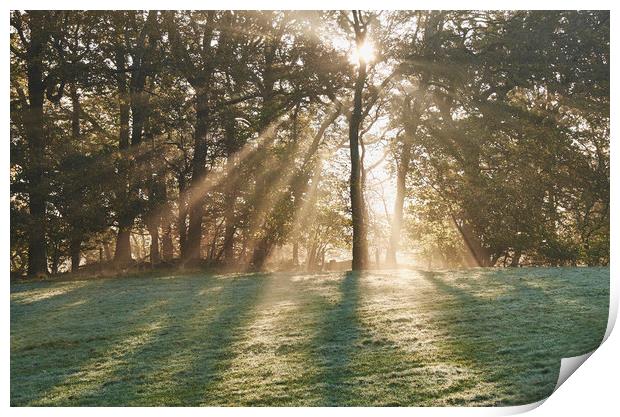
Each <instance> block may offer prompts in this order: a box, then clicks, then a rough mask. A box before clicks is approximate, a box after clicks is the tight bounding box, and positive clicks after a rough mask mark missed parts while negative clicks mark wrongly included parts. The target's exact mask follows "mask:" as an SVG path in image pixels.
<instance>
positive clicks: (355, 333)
mask: <svg viewBox="0 0 620 417" xmlns="http://www.w3.org/2000/svg"><path fill="white" fill-rule="evenodd" d="M359 279H360V274H359V273H358V272H347V273H346V275H345V277H344V279H343V280H342V282H341V284H340V286H339V292H340V293H341V299H340V301H339V302H338V304H337V305H336V306H334V307H331V308H330V307H327V306H326V310H325V315H324V317H323V320H321V321H319V323H318V324H317V325H318V326H319V333H318V335H317V337H316V339H315V341H314V344H315V348H314V350H315V352H316V353H317V355H318V360H319V367H320V368H321V369H322V372H319V375H318V378H317V379H318V383H319V384H321V385H322V387H323V392H322V397H323V399H322V403H321V404H320V405H322V406H337V405H346V403H348V402H350V401H352V400H353V399H355V395H354V393H353V388H354V381H353V372H352V370H351V367H350V365H351V361H352V355H353V354H354V351H355V347H354V345H355V343H356V341H357V340H358V339H359V337H360V324H359V320H358V316H357V307H358V303H359Z"/></svg>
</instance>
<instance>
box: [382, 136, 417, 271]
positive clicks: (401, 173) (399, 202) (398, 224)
mask: <svg viewBox="0 0 620 417" xmlns="http://www.w3.org/2000/svg"><path fill="white" fill-rule="evenodd" d="M410 156H411V145H407V144H406V145H405V146H404V147H403V156H402V160H401V163H400V165H399V167H398V172H397V178H396V199H395V200H394V214H393V217H392V224H391V228H390V229H391V230H390V232H391V233H390V242H389V245H388V249H387V253H386V256H385V261H386V263H387V265H388V266H391V267H395V266H396V264H397V260H396V253H397V252H398V247H399V244H400V231H401V228H402V223H403V207H404V204H405V191H406V178H407V171H408V169H409V159H410Z"/></svg>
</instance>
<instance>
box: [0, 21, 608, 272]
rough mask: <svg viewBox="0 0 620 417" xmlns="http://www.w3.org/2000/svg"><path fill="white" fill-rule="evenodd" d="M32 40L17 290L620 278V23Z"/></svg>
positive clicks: (382, 25)
mask: <svg viewBox="0 0 620 417" xmlns="http://www.w3.org/2000/svg"><path fill="white" fill-rule="evenodd" d="M10 22H11V23H10V24H11V33H10V49H11V57H10V64H11V74H10V81H11V86H10V92H11V96H10V110H11V124H10V127H11V131H10V135H11V136H10V140H11V146H10V149H11V172H10V182H11V201H10V205H11V271H12V272H13V273H14V274H16V275H26V274H27V275H33V276H36V275H42V274H48V273H53V274H55V273H60V272H65V271H69V270H72V271H74V272H75V271H77V270H78V269H84V270H89V268H95V269H97V268H105V269H107V268H110V269H114V268H122V269H125V268H129V267H134V266H138V265H150V266H156V265H160V264H163V265H181V266H201V265H202V266H205V265H206V266H213V267H221V268H226V269H230V270H248V269H255V270H261V269H265V268H289V269H293V268H306V269H309V270H316V269H327V268H336V267H338V264H339V261H342V262H344V263H345V264H346V263H347V262H349V261H350V260H351V259H352V268H353V269H356V270H359V269H366V268H371V267H381V266H388V267H394V266H397V265H399V264H404V263H414V264H417V265H422V266H424V267H426V266H427V265H428V266H431V267H457V266H499V265H504V266H518V265H520V264H535V265H566V264H570V265H582V264H583V265H586V264H587V265H601V264H603V265H605V264H608V262H609V205H610V200H609V198H610V197H609V182H610V177H609V172H610V171H609V160H610V158H609V135H610V130H609V129H610V127H609V126H610V110H609V99H610V93H609V91H610V90H609V53H610V51H609V12H606V11H384V12H369V11H352V12H351V11H325V12H321V11H303V12H302V11H226V10H221V11H216V10H209V11H200V10H198V11H155V10H150V11H143V10H139V11H13V12H11V18H10ZM351 251H352V258H351V256H350V255H349V253H350V252H351ZM347 267H348V266H347Z"/></svg>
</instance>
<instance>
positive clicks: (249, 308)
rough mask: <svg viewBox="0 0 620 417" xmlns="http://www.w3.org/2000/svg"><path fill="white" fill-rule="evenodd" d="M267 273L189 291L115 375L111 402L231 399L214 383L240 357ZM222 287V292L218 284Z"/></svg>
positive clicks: (108, 395) (106, 399) (106, 398)
mask: <svg viewBox="0 0 620 417" xmlns="http://www.w3.org/2000/svg"><path fill="white" fill-rule="evenodd" d="M264 279H265V278H264V276H261V275H249V276H243V277H231V278H225V279H214V283H215V284H217V285H211V286H210V290H212V291H211V292H209V291H207V292H206V294H205V291H204V290H205V289H203V291H201V292H202V294H200V293H199V292H195V293H194V294H183V297H182V298H179V299H177V300H176V302H177V303H178V304H177V306H176V307H175V308H174V309H173V313H172V317H170V320H169V323H168V325H167V326H164V327H163V328H162V329H161V331H160V332H159V333H158V334H157V336H156V337H155V339H154V340H153V342H152V343H150V344H148V345H146V346H144V347H143V348H142V349H140V350H139V351H137V352H135V353H134V354H133V355H132V357H131V360H130V361H129V363H128V364H127V366H126V367H124V368H123V369H119V370H118V372H117V373H116V374H115V375H114V376H113V378H111V379H110V382H109V383H108V384H107V386H106V388H105V391H104V392H102V393H100V394H101V395H103V397H102V400H103V403H105V404H106V405H150V406H153V405H168V406H169V405H175V406H188V405H193V406H196V405H203V404H213V403H222V402H224V403H225V399H221V398H219V397H218V392H215V391H214V390H213V389H212V388H213V386H214V384H216V383H217V382H218V381H220V380H221V378H222V377H223V375H224V373H225V372H226V370H227V369H228V367H229V366H230V363H231V361H232V360H233V359H234V354H235V353H234V352H233V350H232V349H231V347H232V345H233V344H234V342H235V341H236V340H238V339H240V338H242V337H243V327H244V326H245V325H246V323H247V322H248V321H249V319H250V318H251V314H252V312H253V310H254V307H255V304H256V301H257V299H258V298H259V294H260V292H261V291H260V290H261V287H262V285H263V280H264ZM216 288H217V291H215V289H216Z"/></svg>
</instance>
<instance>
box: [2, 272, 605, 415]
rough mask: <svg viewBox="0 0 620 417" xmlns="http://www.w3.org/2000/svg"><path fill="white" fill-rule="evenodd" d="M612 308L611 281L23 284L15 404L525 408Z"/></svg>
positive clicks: (14, 349) (464, 276) (197, 279)
mask: <svg viewBox="0 0 620 417" xmlns="http://www.w3.org/2000/svg"><path fill="white" fill-rule="evenodd" d="M608 303H609V269H608V268H531V269H528V268H523V269H502V270H493V269H488V270H483V269H474V270H468V271H447V272H435V273H431V272H415V271H397V272H389V271H381V272H371V273H364V274H361V275H356V274H350V273H349V274H347V273H325V274H293V273H289V274H283V273H282V274H266V275H265V274H249V275H247V274H246V275H243V274H242V275H240V274H227V275H205V274H203V275H200V274H196V275H191V276H163V277H161V276H160V277H133V278H127V279H97V280H95V279H93V280H84V281H67V282H31V283H20V284H12V285H11V404H12V405H63V406H75V405H109V406H112V405H152V406H156V405H274V406H279V405H306V406H315V405H316V406H318V405H405V406H430V405H439V406H441V405H517V404H524V403H529V402H533V401H537V400H540V399H542V398H544V397H546V396H548V395H550V394H551V392H552V390H553V388H554V386H555V383H556V381H557V376H558V372H559V367H560V359H561V358H562V357H569V356H576V355H580V354H583V353H585V352H587V351H590V350H592V349H594V348H596V347H597V346H598V344H599V343H600V341H601V339H602V337H603V334H604V332H605V327H606V324H607V311H608Z"/></svg>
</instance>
